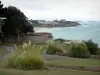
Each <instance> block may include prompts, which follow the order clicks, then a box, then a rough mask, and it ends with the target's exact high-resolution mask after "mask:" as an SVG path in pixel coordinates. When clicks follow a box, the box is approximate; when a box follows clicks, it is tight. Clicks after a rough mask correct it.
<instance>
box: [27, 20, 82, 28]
mask: <svg viewBox="0 0 100 75" xmlns="http://www.w3.org/2000/svg"><path fill="white" fill-rule="evenodd" d="M28 21H29V23H30V24H32V25H33V26H34V27H71V26H78V25H80V24H79V23H78V22H77V21H66V20H65V19H62V20H53V21H46V20H32V19H31V20H28Z"/></svg>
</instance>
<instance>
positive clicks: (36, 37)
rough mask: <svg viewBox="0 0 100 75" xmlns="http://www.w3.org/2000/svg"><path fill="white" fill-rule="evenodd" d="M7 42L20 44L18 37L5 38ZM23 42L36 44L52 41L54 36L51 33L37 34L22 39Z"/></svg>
mask: <svg viewBox="0 0 100 75" xmlns="http://www.w3.org/2000/svg"><path fill="white" fill-rule="evenodd" d="M4 39H5V42H18V39H17V37H12V36H10V37H6V38H4ZM20 40H21V42H28V41H32V42H34V43H39V42H45V41H47V40H52V34H50V33H37V34H35V35H34V36H32V35H26V36H23V37H20Z"/></svg>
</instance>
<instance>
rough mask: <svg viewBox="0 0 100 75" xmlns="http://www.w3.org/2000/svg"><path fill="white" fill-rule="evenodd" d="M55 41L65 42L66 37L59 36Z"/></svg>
mask: <svg viewBox="0 0 100 75" xmlns="http://www.w3.org/2000/svg"><path fill="white" fill-rule="evenodd" d="M55 41H59V42H65V41H66V40H65V39H61V38H58V39H55Z"/></svg>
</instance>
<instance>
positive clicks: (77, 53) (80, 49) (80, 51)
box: [68, 43, 90, 58]
mask: <svg viewBox="0 0 100 75" xmlns="http://www.w3.org/2000/svg"><path fill="white" fill-rule="evenodd" d="M68 56H71V57H78V58H87V57H89V56H90V53H89V51H88V49H87V46H86V44H84V43H72V49H71V50H70V51H69V52H68Z"/></svg>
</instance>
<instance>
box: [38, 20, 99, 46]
mask: <svg viewBox="0 0 100 75" xmlns="http://www.w3.org/2000/svg"><path fill="white" fill-rule="evenodd" d="M79 23H80V24H81V25H80V26H78V27H62V28H60V27H58V28H41V29H40V30H38V31H37V32H50V33H52V35H53V37H54V39H55V38H63V39H67V40H89V39H92V40H93V41H94V42H96V43H98V44H99V45H100V22H99V21H98V22H97V21H94V22H93V21H91V22H79Z"/></svg>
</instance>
